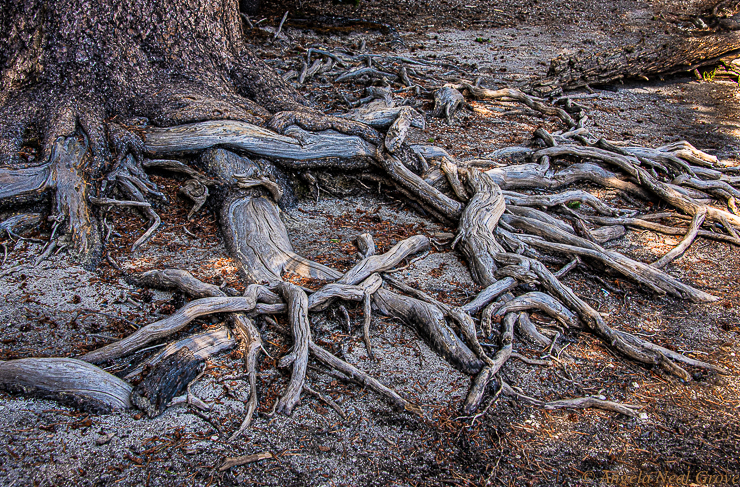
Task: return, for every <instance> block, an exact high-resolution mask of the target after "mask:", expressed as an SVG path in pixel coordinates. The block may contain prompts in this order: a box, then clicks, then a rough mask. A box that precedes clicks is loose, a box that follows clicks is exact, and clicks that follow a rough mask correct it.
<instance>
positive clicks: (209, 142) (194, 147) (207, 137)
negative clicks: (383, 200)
mask: <svg viewBox="0 0 740 487" xmlns="http://www.w3.org/2000/svg"><path fill="white" fill-rule="evenodd" d="M217 145H219V146H223V147H229V148H232V149H238V150H243V151H245V152H248V153H250V154H255V155H260V156H264V157H272V158H279V159H294V160H299V161H305V160H309V159H322V158H326V157H341V158H352V157H372V156H373V155H375V146H374V145H373V144H371V143H369V142H367V141H365V140H363V139H362V138H360V137H357V136H352V135H342V134H339V133H337V132H334V131H325V132H321V133H311V132H306V131H305V130H303V129H301V128H298V127H291V128H289V129H288V130H287V131H286V132H285V135H280V134H277V133H275V132H273V131H271V130H268V129H264V128H262V127H258V126H257V125H252V124H250V123H246V122H237V121H233V120H218V121H208V122H199V123H193V124H187V125H177V126H174V127H167V128H158V127H150V128H149V129H147V131H146V150H147V152H148V153H149V154H151V155H153V156H157V157H159V156H166V155H170V154H179V153H183V152H194V151H199V150H203V149H208V148H209V147H214V146H217Z"/></svg>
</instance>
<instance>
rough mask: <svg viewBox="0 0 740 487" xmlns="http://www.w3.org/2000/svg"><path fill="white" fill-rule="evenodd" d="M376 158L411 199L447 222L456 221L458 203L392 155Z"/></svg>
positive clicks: (459, 205) (458, 210) (458, 214)
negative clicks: (441, 216) (440, 215)
mask: <svg viewBox="0 0 740 487" xmlns="http://www.w3.org/2000/svg"><path fill="white" fill-rule="evenodd" d="M377 156H378V157H377V159H376V162H377V163H378V164H379V165H380V166H381V168H382V169H383V170H384V171H385V172H386V173H387V174H388V176H389V177H390V178H391V179H392V180H393V181H395V182H396V183H398V184H399V186H401V187H402V188H404V189H406V190H407V191H408V192H409V193H411V196H412V198H414V199H415V200H416V201H418V202H419V203H421V204H422V205H429V207H430V209H431V210H433V211H435V212H438V213H441V214H442V215H443V216H444V217H445V218H447V219H449V220H452V221H457V220H458V218H459V217H460V213H461V212H462V205H461V204H460V203H458V202H457V201H455V200H453V199H451V198H449V197H447V196H446V195H445V194H444V193H442V192H441V191H439V190H437V189H436V188H433V187H432V186H430V185H429V184H428V183H427V182H426V181H424V180H423V179H422V178H421V177H419V176H417V175H416V174H414V173H413V172H412V171H411V170H410V169H409V168H407V167H406V166H405V165H404V164H403V163H402V162H401V161H400V160H398V159H397V158H396V157H394V156H393V155H391V154H378V155H377Z"/></svg>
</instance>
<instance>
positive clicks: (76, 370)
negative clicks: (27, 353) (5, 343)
mask: <svg viewBox="0 0 740 487" xmlns="http://www.w3.org/2000/svg"><path fill="white" fill-rule="evenodd" d="M0 386H2V388H4V389H6V390H8V391H10V392H13V393H21V394H27V395H35V396H39V397H43V398H50V399H55V400H57V401H60V402H63V403H65V404H70V405H71V406H74V407H78V408H81V409H85V410H89V411H92V412H96V413H109V412H111V411H113V410H116V409H128V408H130V407H131V402H130V400H129V396H130V395H131V390H132V386H131V384H129V383H127V382H124V381H123V380H121V379H119V378H118V377H116V376H114V375H111V374H109V373H108V372H106V371H104V370H103V369H100V368H98V367H96V366H94V365H91V364H89V363H87V362H83V361H81V360H77V359H71V358H24V359H18V360H9V361H7V362H0Z"/></svg>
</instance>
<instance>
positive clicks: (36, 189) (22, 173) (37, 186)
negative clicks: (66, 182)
mask: <svg viewBox="0 0 740 487" xmlns="http://www.w3.org/2000/svg"><path fill="white" fill-rule="evenodd" d="M50 176H51V163H46V164H42V165H40V166H30V167H24V168H20V169H16V168H10V167H0V199H6V198H13V197H21V196H31V195H36V196H39V195H40V194H41V193H43V192H44V191H45V190H46V189H47V188H48V187H49V184H50V183H51V181H49V178H50Z"/></svg>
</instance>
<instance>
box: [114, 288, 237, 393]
mask: <svg viewBox="0 0 740 487" xmlns="http://www.w3.org/2000/svg"><path fill="white" fill-rule="evenodd" d="M214 287H215V286H214ZM235 345H236V340H234V336H233V335H232V334H231V332H230V331H229V329H228V328H226V327H223V326H220V327H218V328H215V329H213V330H207V331H204V332H202V333H196V334H195V335H190V336H187V337H185V338H183V339H181V340H177V341H175V342H172V343H170V344H169V345H167V346H166V347H165V348H164V349H162V351H160V352H159V353H157V354H156V355H154V356H153V357H152V358H150V359H148V360H146V361H145V362H143V363H142V364H141V365H139V366H138V367H137V368H136V369H134V370H132V371H131V372H129V373H128V374H126V377H125V379H131V378H133V377H135V376H137V375H139V374H140V373H141V371H142V370H144V368H148V367H154V366H155V365H157V364H158V363H159V362H161V361H162V360H164V359H166V358H167V357H169V356H170V355H173V354H175V353H177V352H178V351H179V350H181V349H183V348H187V349H188V350H190V352H191V353H192V354H193V357H194V358H195V359H198V360H206V359H208V358H209V357H212V356H214V355H216V354H219V353H221V352H224V351H226V350H230V349H232V348H234V346H235Z"/></svg>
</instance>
